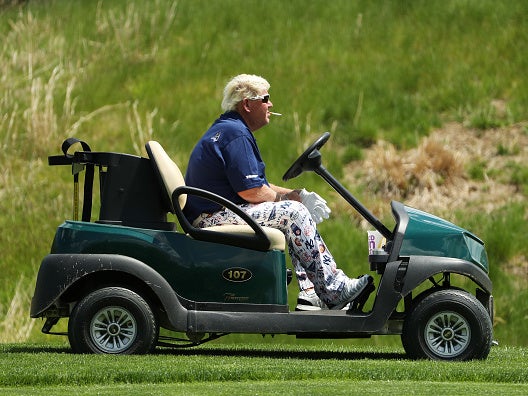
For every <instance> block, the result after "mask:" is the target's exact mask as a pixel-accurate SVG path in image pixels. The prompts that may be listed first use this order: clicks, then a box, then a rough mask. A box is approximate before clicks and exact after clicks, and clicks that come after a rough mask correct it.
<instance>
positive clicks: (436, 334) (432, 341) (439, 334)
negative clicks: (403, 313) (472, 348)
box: [424, 312, 471, 358]
mask: <svg viewBox="0 0 528 396" xmlns="http://www.w3.org/2000/svg"><path fill="white" fill-rule="evenodd" d="M424 338H425V342H426V343H427V346H428V347H429V349H430V350H431V351H432V352H434V353H435V354H436V355H439V356H442V357H449V358H452V357H455V356H458V355H460V354H461V353H462V352H464V351H465V350H466V348H467V347H468V345H469V341H470V340H471V328H470V326H469V323H468V322H467V320H466V319H465V318H464V317H463V316H461V315H459V314H457V313H455V312H439V313H437V314H436V315H434V316H433V317H431V319H429V321H428V322H427V324H426V326H425V329H424Z"/></svg>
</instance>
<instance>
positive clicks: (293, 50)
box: [0, 0, 528, 343]
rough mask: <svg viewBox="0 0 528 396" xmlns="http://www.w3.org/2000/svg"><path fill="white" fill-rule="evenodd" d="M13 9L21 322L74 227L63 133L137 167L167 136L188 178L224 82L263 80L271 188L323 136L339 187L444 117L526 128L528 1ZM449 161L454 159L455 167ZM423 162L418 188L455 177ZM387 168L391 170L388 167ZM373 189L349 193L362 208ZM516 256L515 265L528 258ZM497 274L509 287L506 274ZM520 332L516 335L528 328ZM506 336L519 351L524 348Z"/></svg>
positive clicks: (8, 148)
mask: <svg viewBox="0 0 528 396" xmlns="http://www.w3.org/2000/svg"><path fill="white" fill-rule="evenodd" d="M0 6H2V8H1V13H0V36H1V37H2V44H3V45H2V47H1V48H0V146H1V147H0V148H1V150H0V163H1V164H2V165H3V168H4V169H3V171H2V172H1V174H0V213H2V216H0V227H1V229H2V230H3V234H2V238H1V239H0V247H1V248H2V252H3V259H2V261H1V263H0V271H2V278H1V281H0V283H1V284H2V289H0V290H2V291H0V319H1V318H7V315H8V314H9V315H11V314H10V313H9V312H14V311H13V310H10V307H11V306H12V304H15V305H16V304H17V302H16V301H15V300H17V301H23V302H24V303H23V304H27V299H28V298H27V296H23V297H20V293H19V294H18V296H17V292H16V290H19V289H20V290H31V289H32V287H33V284H34V278H35V274H36V270H37V268H38V265H39V262H40V260H41V259H42V257H43V256H44V255H45V254H46V253H47V252H48V250H49V244H50V242H51V239H52V237H53V234H54V230H55V228H56V226H57V225H58V224H59V223H60V222H61V221H63V220H64V219H65V218H68V217H69V216H70V213H71V186H70V172H69V170H68V169H66V168H62V167H54V168H50V167H48V166H47V161H46V157H47V156H48V155H51V154H59V151H60V144H61V143H62V140H63V139H65V138H66V137H69V136H77V137H79V138H81V139H83V140H85V141H87V142H88V143H89V144H90V145H91V147H92V149H93V150H97V151H122V152H131V153H137V154H140V153H143V145H144V143H145V141H146V140H149V139H152V138H155V139H157V140H159V141H161V142H162V144H163V145H164V146H166V148H167V150H168V151H169V152H170V153H171V155H173V156H174V158H175V160H176V161H177V162H178V163H180V164H181V165H182V167H184V166H185V163H186V159H187V156H188V153H189V151H190V150H191V148H192V146H193V144H194V143H195V141H196V139H197V138H198V137H199V135H200V134H201V133H202V132H203V131H204V130H205V129H206V128H207V127H208V126H209V124H210V123H211V122H212V120H213V119H214V118H215V117H216V116H217V115H218V114H219V112H220V108H219V102H220V92H221V89H222V87H223V85H224V84H225V81H226V80H227V79H228V78H229V77H231V76H232V75H234V74H237V73H240V72H251V73H257V74H262V75H263V76H265V77H267V78H268V79H269V80H270V82H271V83H272V89H271V94H272V100H273V103H274V106H275V109H276V110H277V111H280V112H281V113H284V114H285V115H284V117H282V118H280V119H274V120H273V122H272V124H271V125H270V126H268V127H267V128H266V130H265V131H264V130H263V131H262V132H260V131H259V132H258V135H257V138H258V139H259V144H260V145H261V148H262V152H263V155H264V157H265V159H266V162H267V164H268V172H269V176H270V178H271V179H272V180H273V181H276V182H279V181H280V177H281V176H282V173H283V171H284V170H285V169H286V168H287V166H289V165H290V162H291V161H292V160H293V158H295V157H296V155H297V154H298V153H299V152H300V150H302V147H305V146H306V144H307V143H308V142H310V141H311V140H312V139H313V138H314V137H315V136H318V135H319V134H320V133H321V132H322V131H324V130H330V131H331V132H332V135H333V137H332V140H331V141H330V142H329V143H328V146H327V147H326V148H325V149H326V150H328V153H332V155H327V156H326V157H325V161H326V164H327V167H328V168H329V169H330V170H331V171H332V172H334V173H335V174H336V175H337V176H339V177H342V176H344V172H345V166H344V165H345V163H346V162H348V161H350V160H352V159H354V160H356V159H358V158H361V155H362V154H361V149H362V148H365V147H370V146H372V145H374V144H376V142H378V141H379V140H380V139H383V140H385V141H387V142H388V144H390V145H392V146H391V147H393V150H394V153H392V154H391V157H390V158H392V160H397V159H398V155H399V153H400V150H401V149H403V148H405V149H406V150H409V149H411V148H413V147H415V146H417V145H419V144H420V142H421V140H420V139H421V138H422V137H424V136H426V135H427V134H428V133H429V132H430V130H431V129H432V128H433V127H435V126H439V125H442V124H443V123H444V122H447V121H459V122H462V123H464V124H465V125H467V126H471V127H477V128H487V127H490V126H491V127H494V126H503V125H508V124H511V123H515V122H520V121H524V120H527V119H528V78H526V76H525V75H526V73H525V71H526V70H527V69H528V67H527V66H528V58H527V57H526V56H524V54H525V53H527V52H528V51H527V50H528V48H527V45H528V29H526V27H525V23H524V17H525V15H526V14H527V11H528V3H527V2H525V1H522V0H515V1H510V2H498V3H497V2H493V1H491V0H482V1H464V2H461V1H455V0H452V1H440V0H433V1H413V2H403V1H390V2H387V1H374V2H361V1H360V2H353V1H346V0H338V1H332V2H327V1H322V0H314V1H310V2H305V1H301V0H292V1H288V2H284V1H279V0H268V1H265V2H262V1H256V0H249V1H239V0H224V1H222V2H216V1H208V0H192V1H191V0H179V1H176V0H174V1H162V0H154V1H148V2H143V1H126V0H113V1H106V0H97V1H95V0H87V1H82V2H72V1H68V0H49V1H39V2H16V1H12V2H9V1H8V2H3V3H0ZM277 141H280V142H281V144H280V145H277V144H276V142H277ZM429 144H431V145H432V144H434V143H433V142H430V143H429ZM436 151H437V152H438V151H439V150H436ZM453 155H455V153H453ZM443 158H444V160H445V161H448V162H449V161H452V158H450V153H445V156H444V157H443ZM387 160H389V159H387ZM427 160H428V159H427V157H424V159H423V162H422V166H427V167H431V166H432V167H433V168H434V172H433V173H430V174H428V177H429V178H430V179H428V180H426V179H424V180H422V181H421V183H425V184H427V183H432V182H433V181H434V182H435V183H438V182H439V180H438V179H435V178H438V177H441V178H442V179H443V180H445V181H447V180H448V179H449V178H450V177H456V174H457V173H456V172H459V169H457V168H456V164H455V165H453V164H452V163H451V165H449V163H448V162H446V163H443V164H442V163H439V164H430V163H426V161H427ZM417 161H418V160H417ZM373 164H374V165H376V161H375V159H373ZM418 165H419V162H416V163H415V164H414V166H415V167H416V166H418ZM384 166H385V167H386V168H387V172H388V173H390V170H391V165H390V163H389V162H386V163H385V164H384ZM516 166H517V168H516V169H517V170H516V171H515V173H514V176H512V178H513V179H515V180H512V181H513V182H515V183H517V184H518V185H519V186H520V188H521V189H522V188H523V187H524V188H525V186H526V182H525V181H524V180H525V173H526V169H525V167H523V166H522V165H516ZM448 171H450V172H454V173H453V174H449V173H445V172H448ZM417 174H419V172H417ZM393 176H394V175H392V176H391V175H390V174H388V175H387V178H389V177H391V178H392V179H393V180H394V179H395V178H394V177H393ZM431 177H432V178H433V179H431ZM414 182H415V183H416V182H420V181H417V180H415V181H414ZM290 185H291V186H300V185H306V186H307V188H311V189H317V190H321V191H324V192H325V193H327V195H328V196H329V198H330V199H331V200H332V201H333V202H331V203H332V204H333V205H334V207H336V206H337V205H338V202H339V198H337V197H335V196H334V195H332V193H331V192H330V191H329V190H328V188H327V187H326V186H325V185H324V184H322V183H321V182H320V180H319V179H318V178H316V177H315V176H314V175H304V176H303V177H302V178H301V179H299V180H294V181H292V182H291V184H290ZM368 188H370V187H369V186H368V185H357V186H354V190H355V191H357V192H358V193H359V194H360V195H362V196H363V195H366V194H364V191H365V190H366V189H368ZM405 188H408V189H409V191H410V190H412V189H413V188H416V184H411V185H409V186H404V189H402V190H399V192H400V193H402V194H403V195H404V194H406V193H409V191H406V190H405ZM367 196H368V195H367ZM519 210H526V208H525V206H524V205H521V206H519ZM95 211H96V209H94V216H95V215H96V214H95ZM336 213H338V214H340V213H345V212H344V211H339V210H337V211H336ZM498 213H500V212H498ZM336 221H337V223H336V224H335V226H332V224H331V223H328V224H327V223H323V225H322V231H323V233H324V235H325V239H326V240H328V243H329V244H330V245H331V248H332V251H333V253H334V254H335V255H336V256H337V257H338V258H339V260H340V262H342V263H344V268H345V270H347V271H352V272H354V273H357V272H360V271H364V270H365V268H364V266H365V265H366V264H365V263H364V261H363V259H358V258H360V257H364V251H363V247H364V246H363V243H359V242H358V243H350V241H346V240H345V239H344V238H342V234H343V230H344V229H345V230H346V225H345V224H349V223H347V222H349V218H348V217H347V216H344V217H343V218H339V219H336ZM465 221H468V220H465ZM469 221H471V222H473V224H475V225H476V228H480V229H481V230H484V233H485V234H486V237H489V238H490V240H491V241H492V243H491V245H490V250H491V249H492V248H493V247H494V246H497V247H498V249H499V251H500V248H501V247H502V246H501V245H500V237H499V236H497V235H498V234H497V235H495V234H493V226H492V224H493V220H492V219H491V218H488V217H487V216H484V215H480V216H479V215H476V217H475V218H474V219H470V220H469ZM361 232H362V231H358V234H359V233H361ZM506 232H509V231H506ZM488 233H489V234H490V235H488ZM491 234H493V235H491ZM514 238H520V237H519V236H518V235H515V236H514ZM495 239H497V240H498V241H497V243H495V242H493V241H494V240H495ZM517 240H519V239H517ZM331 241H332V242H331ZM333 241H335V242H333ZM514 246H515V247H512V248H511V249H512V250H511V251H509V252H508V253H507V254H508V257H509V258H508V262H510V261H511V257H525V256H523V255H525V253H522V250H521V247H519V246H518V243H517V242H516V244H515V245H514ZM492 254H494V253H493V252H492ZM517 260H520V259H517ZM494 265H495V264H494ZM496 265H497V266H498V268H500V265H501V264H500V262H499V263H497V264H496ZM494 271H498V272H499V274H498V278H499V279H500V274H502V273H503V272H501V271H502V269H497V270H494ZM505 278H506V277H505ZM504 285H505V287H507V286H506V285H509V283H507V282H505V283H504ZM497 290H498V291H499V293H500V292H501V284H500V283H499V285H498V286H497ZM8 320H9V321H12V320H13V319H12V316H11V317H10V318H9V319H8ZM518 322H519V323H517V324H516V325H515V326H516V330H511V332H512V333H514V332H517V333H520V329H521V328H523V326H525V325H526V323H525V322H523V321H522V320H519V321H518ZM2 323H6V322H5V320H4V321H3V322H2ZM16 326H17V327H21V328H22V327H24V325H23V324H17V325H16ZM502 331H503V333H502V334H501V335H503V336H504V338H505V339H507V340H513V342H515V343H525V342H527V340H526V339H523V340H519V339H518V338H517V337H516V336H511V337H510V335H509V334H510V330H509V329H507V328H504V330H502ZM11 334H15V333H14V332H11ZM26 334H27V333H26V332H22V335H20V336H19V338H20V339H21V340H23V339H24V338H25V337H26V336H27V335H26Z"/></svg>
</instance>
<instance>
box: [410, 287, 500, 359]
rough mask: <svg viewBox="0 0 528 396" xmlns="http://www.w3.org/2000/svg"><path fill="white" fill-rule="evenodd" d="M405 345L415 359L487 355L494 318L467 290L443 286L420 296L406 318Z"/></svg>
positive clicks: (483, 356)
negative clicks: (492, 318) (422, 296)
mask: <svg viewBox="0 0 528 396" xmlns="http://www.w3.org/2000/svg"><path fill="white" fill-rule="evenodd" d="M401 340H402V344H403V348H404V349H405V351H406V352H407V355H408V356H409V357H410V358H412V359H433V360H472V359H485V358H486V357H487V356H488V353H489V351H490V348H491V344H492V340H493V326H492V323H491V318H490V316H489V314H488V312H487V311H486V309H485V308H484V307H483V306H482V304H481V303H480V302H479V301H478V300H477V299H476V297H475V296H473V295H472V294H470V293H467V292H465V291H463V290H455V289H443V290H439V291H435V292H433V293H431V294H429V295H426V296H425V297H424V298H423V299H420V300H419V301H418V302H417V303H416V305H415V306H414V307H413V308H412V309H411V311H410V313H409V314H408V315H407V317H406V318H405V322H404V324H403V331H402V336H401Z"/></svg>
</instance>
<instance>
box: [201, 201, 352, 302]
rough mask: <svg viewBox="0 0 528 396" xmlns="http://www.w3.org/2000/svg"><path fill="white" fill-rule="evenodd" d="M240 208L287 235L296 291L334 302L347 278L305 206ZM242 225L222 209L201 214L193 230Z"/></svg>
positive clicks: (266, 204) (279, 204) (291, 203)
mask: <svg viewBox="0 0 528 396" xmlns="http://www.w3.org/2000/svg"><path fill="white" fill-rule="evenodd" d="M239 207H240V208H241V209H242V210H244V211H245V212H246V213H248V214H249V215H250V216H251V217H252V218H254V219H255V220H256V221H257V223H259V224H260V225H261V226H267V227H272V228H277V229H279V230H280V231H282V232H283V233H284V235H285V236H286V242H287V244H288V252H289V254H290V258H291V260H292V264H293V267H294V269H295V273H296V275H297V280H298V282H299V288H300V289H301V290H307V289H310V288H315V292H316V293H317V295H318V296H319V298H320V299H321V300H322V301H323V302H325V303H327V304H328V303H333V302H334V301H336V300H338V299H339V295H340V292H341V290H342V289H343V286H344V284H345V282H346V281H347V276H346V275H345V273H344V272H343V271H342V270H340V269H338V268H337V266H336V263H335V261H334V258H333V257H332V255H331V254H330V251H329V250H328V248H327V247H326V245H325V243H324V241H323V239H322V238H321V236H320V235H319V233H318V232H317V228H316V225H315V222H314V221H313V220H312V217H311V215H310V212H308V209H306V207H305V206H304V205H303V204H302V203H300V202H297V201H280V202H263V203H260V204H242V205H239ZM225 224H245V222H244V220H242V218H240V216H238V215H236V214H235V213H233V212H232V211H230V210H227V209H223V210H220V211H218V212H215V213H213V214H206V213H204V214H202V215H200V216H198V218H197V219H196V220H195V221H194V223H193V225H194V226H195V227H200V228H205V227H211V226H215V225H225Z"/></svg>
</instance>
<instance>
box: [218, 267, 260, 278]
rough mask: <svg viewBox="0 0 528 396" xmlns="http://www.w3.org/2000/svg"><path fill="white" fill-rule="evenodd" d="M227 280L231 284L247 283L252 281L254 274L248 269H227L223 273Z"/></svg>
mask: <svg viewBox="0 0 528 396" xmlns="http://www.w3.org/2000/svg"><path fill="white" fill-rule="evenodd" d="M222 276H223V277H224V279H225V280H228V281H230V282H245V281H248V280H250V279H251V277H252V276H253V274H252V273H251V271H250V270H248V269H246V268H239V267H237V268H227V269H225V270H224V271H223V272H222Z"/></svg>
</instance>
